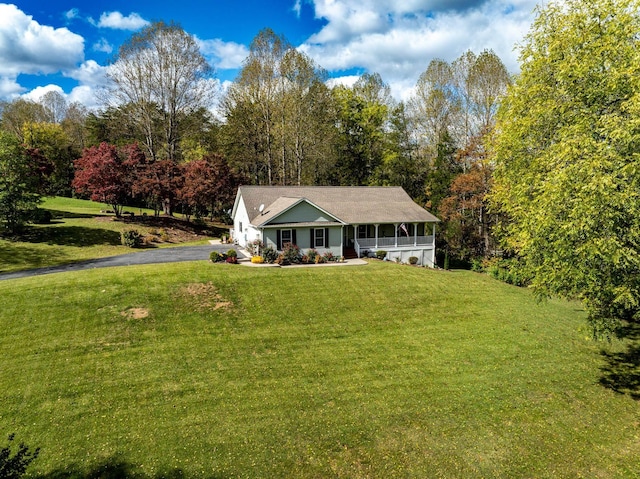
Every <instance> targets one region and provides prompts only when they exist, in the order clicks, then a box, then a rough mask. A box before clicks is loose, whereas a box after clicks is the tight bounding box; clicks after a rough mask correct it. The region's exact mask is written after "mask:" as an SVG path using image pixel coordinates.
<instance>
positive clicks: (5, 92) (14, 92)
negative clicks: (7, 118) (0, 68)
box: [0, 77, 26, 99]
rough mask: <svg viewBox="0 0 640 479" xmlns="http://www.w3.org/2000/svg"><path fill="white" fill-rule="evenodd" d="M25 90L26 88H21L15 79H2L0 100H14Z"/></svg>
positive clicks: (0, 80) (0, 82) (0, 78)
mask: <svg viewBox="0 0 640 479" xmlns="http://www.w3.org/2000/svg"><path fill="white" fill-rule="evenodd" d="M25 90H26V88H24V87H22V86H20V85H19V84H18V82H17V81H16V79H15V78H7V77H0V98H8V99H12V98H15V97H17V96H18V95H19V94H20V93H22V92H24V91H25Z"/></svg>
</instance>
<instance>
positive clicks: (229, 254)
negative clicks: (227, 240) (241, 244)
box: [227, 249, 238, 258]
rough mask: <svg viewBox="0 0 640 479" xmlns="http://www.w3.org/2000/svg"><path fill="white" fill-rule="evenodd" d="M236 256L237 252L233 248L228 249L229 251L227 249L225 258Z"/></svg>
mask: <svg viewBox="0 0 640 479" xmlns="http://www.w3.org/2000/svg"><path fill="white" fill-rule="evenodd" d="M237 257H238V252H237V251H236V250H234V249H230V250H229V251H227V258H237Z"/></svg>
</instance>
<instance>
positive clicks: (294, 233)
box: [291, 230, 298, 245]
mask: <svg viewBox="0 0 640 479" xmlns="http://www.w3.org/2000/svg"><path fill="white" fill-rule="evenodd" d="M291 242H292V243H293V244H295V245H297V244H298V241H297V240H296V230H291Z"/></svg>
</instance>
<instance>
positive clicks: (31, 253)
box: [0, 242, 69, 267]
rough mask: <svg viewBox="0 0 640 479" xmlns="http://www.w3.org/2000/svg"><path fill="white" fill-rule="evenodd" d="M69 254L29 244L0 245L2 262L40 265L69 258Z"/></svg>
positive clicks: (0, 261) (0, 259)
mask: <svg viewBox="0 0 640 479" xmlns="http://www.w3.org/2000/svg"><path fill="white" fill-rule="evenodd" d="M68 259H69V258H68V255H67V254H65V253H64V252H60V251H43V250H41V249H34V248H31V247H29V246H24V245H17V244H11V243H8V242H7V243H4V244H3V245H2V246H0V264H5V265H8V264H20V265H29V266H30V267H39V266H43V265H47V264H50V263H51V262H52V261H53V262H61V261H65V260H68Z"/></svg>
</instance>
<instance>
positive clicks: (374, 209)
mask: <svg viewBox="0 0 640 479" xmlns="http://www.w3.org/2000/svg"><path fill="white" fill-rule="evenodd" d="M238 195H242V198H243V200H244V204H245V206H246V208H247V212H248V213H249V218H250V221H251V223H252V224H262V223H264V218H256V217H257V216H259V215H260V212H259V208H260V205H265V209H266V207H269V212H268V214H269V216H270V217H274V216H277V214H279V212H281V211H284V210H285V209H287V208H289V207H291V205H293V204H295V203H296V202H297V201H299V199H300V198H306V199H307V200H309V201H310V202H311V203H313V204H315V205H317V206H318V207H320V208H322V209H323V210H325V211H326V212H327V213H330V214H331V215H333V216H334V217H335V218H336V219H338V220H340V221H343V222H345V223H348V224H375V223H424V222H432V221H439V220H438V218H436V217H435V216H434V215H432V214H431V213H429V212H428V211H427V210H425V209H424V208H422V207H421V206H419V205H417V204H416V203H415V202H414V201H413V200H412V199H411V197H410V196H409V195H408V194H407V193H406V192H405V191H404V190H403V189H402V188H401V187H399V186H241V187H240V188H239V189H238ZM254 220H255V221H254Z"/></svg>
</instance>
